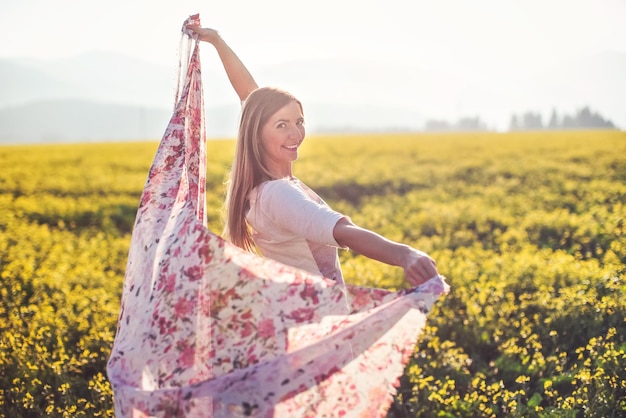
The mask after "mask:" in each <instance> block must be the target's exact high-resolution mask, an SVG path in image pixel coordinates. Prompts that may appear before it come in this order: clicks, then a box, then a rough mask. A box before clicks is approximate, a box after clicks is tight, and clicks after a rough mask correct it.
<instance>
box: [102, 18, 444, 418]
mask: <svg viewBox="0 0 626 418" xmlns="http://www.w3.org/2000/svg"><path fill="white" fill-rule="evenodd" d="M190 19H195V20H192V21H194V22H196V21H199V20H197V16H194V17H191V18H190ZM185 36H188V35H185ZM198 48H199V46H198V42H197V41H195V45H194V47H193V48H192V49H190V54H189V58H188V60H187V63H188V66H187V70H186V71H185V72H184V83H182V85H183V86H184V87H183V88H182V89H181V90H180V91H179V94H178V96H179V100H178V103H177V105H176V107H175V109H174V112H173V115H172V118H171V121H170V123H169V126H168V127H167V129H166V131H165V134H164V135H163V138H162V140H161V143H160V145H159V148H158V150H157V152H156V155H155V158H154V161H153V164H152V167H151V168H150V171H149V174H148V179H147V181H146V184H145V188H144V191H143V194H142V197H141V201H140V204H139V208H138V211H137V217H136V221H135V227H134V230H133V234H132V238H131V245H130V250H129V255H128V263H127V268H126V275H125V281H124V288H123V294H122V300H121V312H120V316H119V321H118V328H117V334H116V337H115V341H114V344H113V348H112V352H111V355H110V358H109V362H108V365H107V373H108V377H109V380H110V382H111V384H112V387H113V391H114V402H115V414H116V417H118V418H122V417H133V418H136V417H239V416H254V417H273V416H276V417H334V416H346V417H352V416H354V417H378V416H381V417H382V416H385V414H386V411H387V409H388V407H389V405H390V403H391V401H392V397H393V393H394V390H395V389H394V386H395V385H396V384H397V379H398V377H399V376H400V375H401V374H402V373H403V371H404V367H405V365H406V362H407V361H408V359H409V357H410V355H411V354H412V353H413V350H414V347H415V344H416V342H417V339H418V337H419V334H420V332H421V330H422V328H423V326H424V323H425V320H426V315H427V314H428V312H429V310H430V308H431V306H432V304H433V303H434V302H435V301H436V300H437V299H438V298H439V296H440V295H442V294H444V293H446V292H447V289H448V287H447V284H446V283H445V281H444V279H443V278H441V277H436V278H433V279H431V280H430V281H429V282H427V283H426V284H424V285H422V286H421V287H419V288H416V289H408V290H403V291H399V292H390V291H386V290H382V289H369V288H360V287H356V286H346V287H343V286H339V285H336V284H335V282H334V281H331V280H327V279H322V278H319V277H316V276H312V275H309V274H307V273H305V272H303V271H300V270H296V269H294V268H290V267H287V266H284V265H282V264H279V263H277V262H274V261H272V260H269V259H264V258H261V257H258V256H256V255H254V254H250V253H247V252H243V251H241V250H240V249H238V248H237V247H234V246H233V245H231V244H229V243H227V242H225V241H224V240H223V239H222V238H220V237H219V236H217V235H216V234H214V233H213V232H211V231H210V230H208V229H207V227H206V213H205V172H206V149H205V133H204V114H203V112H204V110H203V97H202V85H201V74H200V61H199V50H198Z"/></svg>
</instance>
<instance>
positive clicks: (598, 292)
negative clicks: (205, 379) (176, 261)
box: [0, 132, 626, 418]
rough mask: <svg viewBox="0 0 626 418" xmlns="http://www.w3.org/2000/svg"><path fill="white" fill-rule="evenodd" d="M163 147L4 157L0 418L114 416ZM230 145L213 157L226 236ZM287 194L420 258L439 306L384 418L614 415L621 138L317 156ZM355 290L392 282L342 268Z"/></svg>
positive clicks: (623, 258)
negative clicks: (113, 364) (123, 319)
mask: <svg viewBox="0 0 626 418" xmlns="http://www.w3.org/2000/svg"><path fill="white" fill-rule="evenodd" d="M156 145H157V144H156V143H120V144H110V143H109V144H85V145H55V146H20V147H0V166H2V170H0V279H1V281H0V388H1V391H0V416H7V417H40V416H50V417H66V416H68V417H69V416H72V417H74V416H78V417H80V416H111V415H112V408H113V406H112V391H111V388H110V385H109V383H108V381H107V380H106V375H105V365H106V361H107V359H108V354H109V350H110V347H111V344H112V341H113V337H114V332H115V326H116V321H117V315H118V313H119V297H120V293H121V287H122V281H123V276H124V270H125V264H126V256H127V251H128V244H129V241H130V234H131V231H132V227H133V222H134V216H135V211H136V208H137V204H138V200H139V196H140V193H141V190H142V187H143V184H144V182H145V179H146V176H147V170H148V168H149V165H150V163H151V161H152V157H153V155H154V152H155V150H156ZM232 153H233V142H232V141H211V142H209V143H208V154H209V165H208V169H207V194H208V195H207V202H208V207H209V214H208V215H209V226H210V228H211V229H213V230H214V231H216V232H220V231H221V222H220V213H221V209H222V208H221V205H222V198H223V193H224V180H225V178H226V174H227V171H228V169H229V164H230V159H231V157H232ZM300 155H301V158H300V160H299V161H298V163H297V164H296V166H295V168H296V175H298V176H299V177H300V178H301V179H302V180H303V181H304V182H306V183H307V184H309V185H310V186H312V187H313V188H314V189H316V190H317V191H318V192H319V194H320V195H322V196H323V197H324V198H325V199H326V200H327V201H328V202H329V203H330V204H331V205H332V206H333V207H334V208H336V209H337V210H340V211H342V212H344V213H346V214H347V215H349V216H351V217H352V219H353V220H354V222H355V223H357V224H359V225H361V226H364V227H367V228H370V229H373V230H375V231H377V232H380V233H381V234H383V235H385V236H386V237H388V238H391V239H394V240H398V241H402V242H406V243H408V244H411V245H413V246H416V247H418V248H420V249H423V250H424V251H426V252H428V253H429V254H431V255H432V256H433V257H434V258H435V259H436V260H437V263H438V266H439V269H440V271H441V273H442V274H444V275H445V276H447V277H448V279H449V282H450V284H451V286H452V291H451V293H450V294H449V295H447V296H446V297H445V298H443V299H442V300H441V301H440V302H439V303H438V304H436V306H435V308H434V310H433V312H432V313H431V314H430V316H429V318H428V326H427V328H426V330H425V332H424V334H423V336H422V338H421V339H420V343H419V344H418V346H417V347H416V349H415V354H414V356H413V357H412V359H411V361H410V363H409V365H408V366H407V368H406V371H405V373H404V375H403V376H402V378H401V379H400V385H399V387H398V393H397V395H396V397H395V399H394V403H393V405H392V408H391V409H390V411H389V416H390V417H393V418H399V417H432V416H440V417H499V416H507V417H509V416H511V417H542V418H543V417H621V416H626V401H625V399H626V297H625V296H626V294H625V293H626V284H625V283H624V275H625V272H626V268H625V265H626V239H625V236H624V218H625V217H626V207H625V203H626V160H625V159H624V155H626V134H625V133H622V132H560V133H559V132H548V133H546V132H536V133H532V132H528V133H521V132H518V133H510V134H482V133H480V134H478V133H477V134H446V135H398V134H391V135H376V136H365V135H360V136H354V137H348V136H345V137H331V136H329V137H314V138H310V139H308V140H307V142H305V144H304V146H303V149H302V150H301V154H300ZM341 258H342V266H343V270H344V275H345V277H346V278H347V280H348V281H349V282H351V283H354V284H358V285H366V286H376V287H384V288H389V289H397V288H400V287H402V286H404V282H403V277H402V272H401V271H400V270H399V269H398V268H396V267H391V266H386V265H382V264H380V263H376V262H374V261H372V260H368V259H365V258H364V257H361V256H359V255H358V254H353V253H351V252H343V251H342V252H341Z"/></svg>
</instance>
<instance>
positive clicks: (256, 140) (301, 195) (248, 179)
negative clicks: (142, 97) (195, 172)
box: [187, 25, 438, 286]
mask: <svg viewBox="0 0 626 418" xmlns="http://www.w3.org/2000/svg"><path fill="white" fill-rule="evenodd" d="M187 28H188V29H189V30H191V31H192V32H194V33H195V34H196V35H197V36H198V39H200V40H201V41H205V42H208V43H210V44H212V45H213V46H214V47H215V49H216V51H217V53H218V55H219V57H220V59H221V61H222V64H223V66H224V69H225V70H226V74H227V75H228V78H229V80H230V82H231V84H232V86H233V88H234V89H235V92H236V93H237V95H238V96H239V98H240V99H241V101H242V102H243V108H242V115H241V122H240V127H239V134H238V138H237V146H236V150H235V157H234V161H233V166H232V171H231V177H230V180H229V189H228V194H227V197H226V212H227V213H226V227H225V236H226V238H228V239H229V240H230V241H231V242H232V243H234V244H235V245H237V246H239V247H241V248H244V249H246V250H249V251H254V249H255V247H256V248H258V249H259V251H260V252H261V254H263V255H264V256H266V257H269V258H272V259H275V260H277V261H279V262H281V263H283V264H287V265H291V266H294V267H297V268H301V269H304V270H306V271H308V272H310V273H313V274H317V275H321V276H324V277H327V278H331V279H334V280H336V281H338V282H340V283H342V282H343V278H342V275H341V269H340V266H339V260H338V255H337V248H350V249H352V250H353V251H356V252H358V253H359V254H363V255H365V256H367V257H369V258H372V259H375V260H378V261H381V262H383V263H386V264H390V265H394V266H399V267H401V268H403V269H404V274H405V277H406V279H407V281H408V282H409V284H410V285H411V286H417V285H419V284H422V283H424V282H425V281H427V280H428V279H430V278H432V277H435V276H437V274H438V272H437V268H436V263H435V261H434V260H433V259H432V258H430V257H429V256H428V255H427V254H426V253H424V252H422V251H420V250H417V249H414V248H411V247H410V246H408V245H404V244H400V243H397V242H394V241H390V240H388V239H386V238H384V237H382V236H381V235H379V234H377V233H375V232H372V231H370V230H367V229H365V228H361V227H359V226H357V225H355V224H354V223H353V222H352V221H351V220H350V218H349V217H347V216H344V215H343V214H341V213H338V212H336V211H334V210H332V209H331V208H330V207H328V205H326V203H324V201H323V200H322V199H321V198H320V197H319V196H318V195H317V194H315V192H314V191H313V190H311V189H310V188H309V187H307V186H306V185H305V184H303V183H302V182H300V181H299V180H298V179H297V178H296V177H295V176H294V175H293V171H292V165H293V162H294V161H296V160H297V158H298V147H299V146H300V145H301V144H302V141H303V140H304V137H305V128H304V115H303V109H302V104H301V103H300V102H299V101H298V100H297V99H296V98H295V97H293V96H292V95H291V94H289V93H287V92H285V91H282V90H279V89H275V88H267V87H265V88H259V87H258V86H257V84H256V82H255V81H254V78H253V77H252V75H251V74H250V73H249V71H248V70H247V69H246V67H245V66H244V65H243V63H242V62H241V60H240V59H239V58H238V57H237V55H236V54H235V53H234V51H233V50H232V49H231V48H230V47H229V46H228V45H227V43H226V42H225V41H224V40H223V39H222V37H221V36H220V34H219V33H218V32H217V31H216V30H214V29H210V28H201V27H199V26H193V25H192V26H188V27H187Z"/></svg>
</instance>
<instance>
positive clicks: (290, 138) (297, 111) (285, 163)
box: [261, 100, 305, 178]
mask: <svg viewBox="0 0 626 418" xmlns="http://www.w3.org/2000/svg"><path fill="white" fill-rule="evenodd" d="M304 134H305V130H304V116H303V114H302V108H301V107H300V105H299V103H298V102H297V101H295V100H292V101H290V102H289V103H288V104H287V105H285V106H284V107H282V108H281V109H279V110H278V111H277V112H276V113H274V114H273V115H272V116H270V118H269V119H268V121H267V122H266V123H265V125H264V126H263V128H262V130H261V144H262V146H263V151H264V152H263V163H264V165H265V166H266V167H267V168H268V169H269V171H270V172H271V173H272V174H273V175H274V176H275V177H276V178H282V177H288V176H291V163H292V162H293V161H295V160H297V159H298V148H299V147H300V144H302V141H303V140H304Z"/></svg>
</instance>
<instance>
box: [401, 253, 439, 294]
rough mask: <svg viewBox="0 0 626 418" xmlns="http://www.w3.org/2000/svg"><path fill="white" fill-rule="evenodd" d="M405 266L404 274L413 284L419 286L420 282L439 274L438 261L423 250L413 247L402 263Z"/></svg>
mask: <svg viewBox="0 0 626 418" xmlns="http://www.w3.org/2000/svg"><path fill="white" fill-rule="evenodd" d="M402 267H403V268H404V276H405V277H406V280H407V282H409V284H411V286H419V285H420V284H422V283H424V282H426V281H428V280H429V279H432V278H433V277H436V276H437V275H439V272H438V271H437V263H436V262H435V260H433V259H432V258H430V256H429V255H428V254H426V253H425V252H423V251H420V250H416V249H415V248H411V249H410V250H409V251H408V253H407V254H406V256H405V257H404V262H403V264H402Z"/></svg>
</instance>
